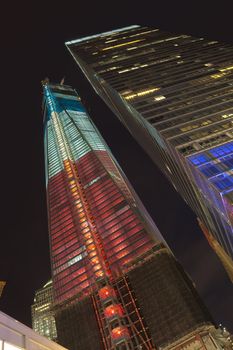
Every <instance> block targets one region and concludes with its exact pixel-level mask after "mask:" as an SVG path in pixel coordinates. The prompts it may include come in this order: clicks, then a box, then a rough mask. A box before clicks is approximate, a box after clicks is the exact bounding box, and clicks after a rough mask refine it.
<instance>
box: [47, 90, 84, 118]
mask: <svg viewBox="0 0 233 350" xmlns="http://www.w3.org/2000/svg"><path fill="white" fill-rule="evenodd" d="M69 92H70V91H67V92H66V91H61V93H57V92H54V91H53V90H52V89H51V88H50V87H49V86H48V85H45V86H44V96H45V102H46V107H47V110H46V114H47V115H46V117H47V118H46V121H48V120H50V118H51V114H52V113H53V112H56V113H60V112H62V111H66V110H69V111H76V112H82V113H85V109H84V107H83V105H82V104H81V102H80V101H79V100H78V98H77V96H71V95H68V94H69ZM65 93H67V95H65Z"/></svg>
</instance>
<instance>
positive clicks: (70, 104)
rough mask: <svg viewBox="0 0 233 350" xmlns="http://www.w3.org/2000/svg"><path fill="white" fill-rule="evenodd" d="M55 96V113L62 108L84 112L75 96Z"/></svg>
mask: <svg viewBox="0 0 233 350" xmlns="http://www.w3.org/2000/svg"><path fill="white" fill-rule="evenodd" d="M55 97H56V111H57V113H60V112H62V111H64V110H69V111H76V112H85V110H84V108H83V106H82V104H81V103H80V102H79V101H78V99H77V97H75V99H72V98H70V97H67V98H64V97H63V98H62V97H57V96H56V94H55Z"/></svg>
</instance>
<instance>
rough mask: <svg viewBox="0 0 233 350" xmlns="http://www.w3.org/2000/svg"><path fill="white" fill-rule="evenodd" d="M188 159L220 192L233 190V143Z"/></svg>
mask: <svg viewBox="0 0 233 350" xmlns="http://www.w3.org/2000/svg"><path fill="white" fill-rule="evenodd" d="M187 158H188V160H189V162H190V163H191V164H192V165H193V166H194V167H195V168H197V169H198V170H199V171H200V172H201V173H202V174H203V175H204V177H205V178H206V179H207V180H208V181H209V182H210V183H211V184H213V185H214V186H215V188H216V189H217V190H218V191H219V192H221V193H223V192H225V191H228V190H229V189H231V188H232V189H233V176H232V174H231V173H230V172H231V171H232V169H233V142H228V143H226V144H223V145H220V146H217V147H214V148H212V149H209V150H206V151H204V152H202V153H199V154H195V155H192V156H190V157H187Z"/></svg>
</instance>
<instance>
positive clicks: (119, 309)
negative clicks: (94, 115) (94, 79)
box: [43, 81, 216, 350]
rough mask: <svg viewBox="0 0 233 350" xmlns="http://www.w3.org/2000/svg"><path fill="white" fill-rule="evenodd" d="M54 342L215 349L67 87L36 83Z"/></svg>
mask: <svg viewBox="0 0 233 350" xmlns="http://www.w3.org/2000/svg"><path fill="white" fill-rule="evenodd" d="M43 88H44V131H45V132H44V143H45V167H46V185H47V201H48V217H49V230H50V251H51V266H52V278H53V287H54V303H55V307H54V311H55V319H56V326H57V333H58V342H59V343H61V344H63V345H64V346H66V347H68V348H69V349H70V350H76V349H77V350H86V349H92V350H100V349H104V350H129V349H131V350H132V349H145V350H146V349H157V348H161V349H170V348H171V349H176V348H177V349H178V348H181V349H183V348H184V347H187V346H191V348H192V347H194V346H196V345H197V343H198V344H199V345H200V344H201V346H202V347H203V348H206V349H215V348H216V347H215V345H214V344H215V343H214V341H213V336H212V335H211V334H212V332H214V329H215V327H214V326H213V323H212V319H211V317H210V315H209V313H208V311H207V310H206V308H205V306H204V305H203V303H202V301H201V300H200V298H199V296H198V294H197V292H196V290H195V288H194V286H193V284H192V282H191V281H190V280H189V278H188V277H187V275H186V274H185V272H184V271H183V269H182V267H181V266H180V265H179V263H178V262H177V261H176V259H175V258H174V256H173V255H172V253H171V251H170V249H169V248H168V247H167V245H166V243H165V242H164V240H163V238H162V236H161V234H160V232H159V231H158V229H157V227H156V226H155V224H154V223H153V221H152V220H151V218H150V217H149V214H148V213H147V212H146V210H145V208H144V207H143V205H142V203H141V202H140V200H139V198H138V197H137V195H136V194H135V192H134V190H133V189H132V187H131V185H130V184H129V182H128V180H127V179H126V177H125V175H124V173H123V172H122V170H121V169H120V167H119V165H118V164H117V162H116V160H115V159H114V157H113V155H112V154H111V151H110V150H109V148H108V147H107V145H106V144H105V142H104V141H103V139H102V137H101V135H100V134H99V132H98V131H97V129H96V127H95V126H94V125H93V123H92V121H91V120H90V118H89V116H88V115H87V113H86V111H85V109H84V107H83V105H82V103H81V101H80V98H79V97H78V95H77V93H76V91H75V90H73V89H72V88H71V87H69V86H64V85H54V84H50V83H49V82H48V81H44V82H43Z"/></svg>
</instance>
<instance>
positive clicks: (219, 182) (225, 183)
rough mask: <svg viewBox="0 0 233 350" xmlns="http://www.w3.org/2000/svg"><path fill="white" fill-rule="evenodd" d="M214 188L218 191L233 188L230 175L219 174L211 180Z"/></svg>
mask: <svg viewBox="0 0 233 350" xmlns="http://www.w3.org/2000/svg"><path fill="white" fill-rule="evenodd" d="M211 182H212V183H213V184H214V186H215V187H217V188H218V189H219V190H220V191H222V190H226V189H228V188H231V187H233V178H232V176H230V175H226V174H221V175H219V176H218V177H216V178H214V179H212V180H211Z"/></svg>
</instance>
